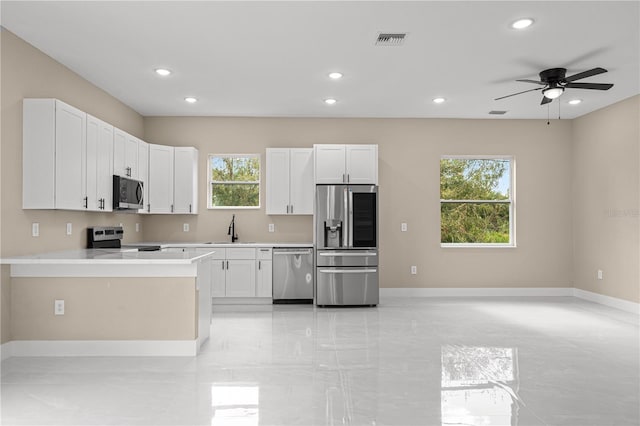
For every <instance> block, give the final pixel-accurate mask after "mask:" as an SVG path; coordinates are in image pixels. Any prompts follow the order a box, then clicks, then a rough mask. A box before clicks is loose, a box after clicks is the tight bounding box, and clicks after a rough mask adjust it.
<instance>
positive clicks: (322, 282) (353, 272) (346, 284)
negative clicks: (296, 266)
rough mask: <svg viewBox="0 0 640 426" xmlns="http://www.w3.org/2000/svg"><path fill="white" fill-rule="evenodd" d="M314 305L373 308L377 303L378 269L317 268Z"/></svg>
mask: <svg viewBox="0 0 640 426" xmlns="http://www.w3.org/2000/svg"><path fill="white" fill-rule="evenodd" d="M316 272H317V273H316V278H317V280H316V305H319V306H325V305H333V306H345V305H353V306H374V305H377V304H378V302H379V289H378V268H377V267H375V266H371V267H347V268H335V267H326V266H319V267H318V268H317V271H316Z"/></svg>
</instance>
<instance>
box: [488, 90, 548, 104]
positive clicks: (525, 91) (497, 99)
mask: <svg viewBox="0 0 640 426" xmlns="http://www.w3.org/2000/svg"><path fill="white" fill-rule="evenodd" d="M534 90H542V87H538V88H535V89H529V90H524V91H522V92H518V93H512V94H510V95H507V96H501V97H499V98H495V99H494V100H495V101H499V100H500V99H504V98H510V97H511V96H515V95H520V94H522V93H527V92H533V91H534Z"/></svg>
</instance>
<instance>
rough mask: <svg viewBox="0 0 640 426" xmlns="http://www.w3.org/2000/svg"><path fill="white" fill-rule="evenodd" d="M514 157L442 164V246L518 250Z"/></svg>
mask: <svg viewBox="0 0 640 426" xmlns="http://www.w3.org/2000/svg"><path fill="white" fill-rule="evenodd" d="M513 172H514V160H513V157H496V156H492V157H470V156H465V157H454V156H446V157H442V158H441V160H440V243H441V245H442V246H444V247H450V246H453V247H459V246H473V247H475V246H481V247H486V246H514V245H515V235H514V229H515V227H514V196H513V192H514V191H513V186H514V185H513V183H514V178H513Z"/></svg>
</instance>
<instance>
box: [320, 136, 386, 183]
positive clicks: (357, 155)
mask: <svg viewBox="0 0 640 426" xmlns="http://www.w3.org/2000/svg"><path fill="white" fill-rule="evenodd" d="M314 150H315V183H317V184H341V183H350V184H377V183H378V145H314Z"/></svg>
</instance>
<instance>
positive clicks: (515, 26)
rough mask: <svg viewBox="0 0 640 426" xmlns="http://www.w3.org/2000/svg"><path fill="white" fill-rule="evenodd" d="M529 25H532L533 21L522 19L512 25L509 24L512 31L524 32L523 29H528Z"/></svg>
mask: <svg viewBox="0 0 640 426" xmlns="http://www.w3.org/2000/svg"><path fill="white" fill-rule="evenodd" d="M531 24H533V19H531V18H522V19H518V20H517V21H515V22H514V23H513V24H511V28H513V29H514V30H524V29H525V28H528V27H530V26H531Z"/></svg>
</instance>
